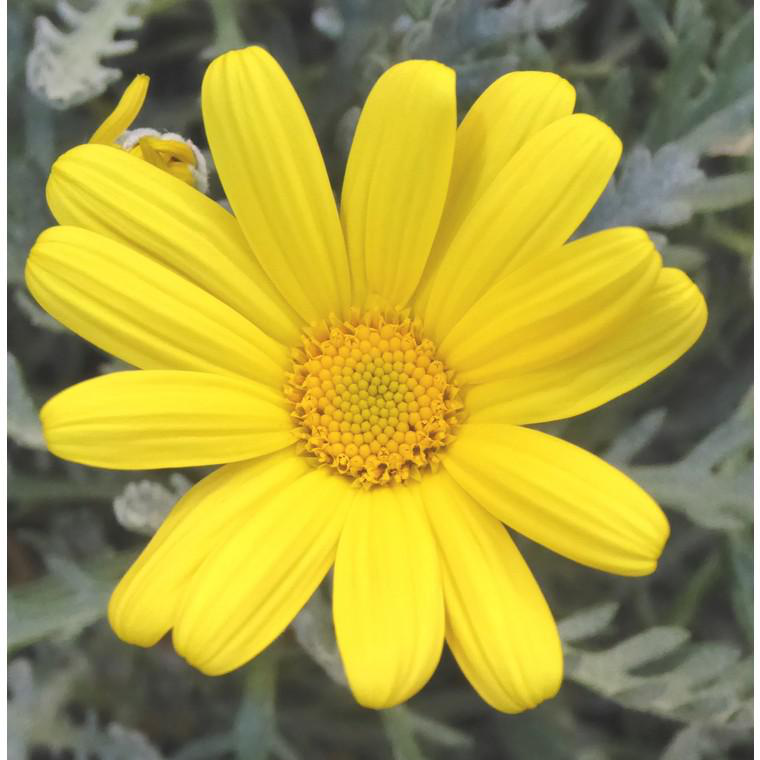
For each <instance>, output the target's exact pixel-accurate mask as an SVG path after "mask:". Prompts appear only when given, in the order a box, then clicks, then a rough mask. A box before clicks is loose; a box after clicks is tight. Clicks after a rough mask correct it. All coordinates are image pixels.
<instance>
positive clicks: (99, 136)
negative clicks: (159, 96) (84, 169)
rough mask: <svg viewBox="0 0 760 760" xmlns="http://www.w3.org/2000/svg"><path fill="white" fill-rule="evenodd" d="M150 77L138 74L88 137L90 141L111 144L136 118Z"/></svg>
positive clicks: (146, 92) (146, 91)
mask: <svg viewBox="0 0 760 760" xmlns="http://www.w3.org/2000/svg"><path fill="white" fill-rule="evenodd" d="M149 84H150V77H149V76H147V74H138V75H137V76H136V77H135V78H134V79H133V80H132V81H131V82H130V84H129V87H127V89H126V90H124V94H123V95H122V96H121V98H120V99H119V102H118V103H117V104H116V108H114V110H113V111H112V112H111V113H110V114H109V116H108V117H107V118H106V120H105V121H104V122H103V123H102V124H101V125H100V126H99V127H98V128H97V129H96V130H95V132H94V134H93V135H92V137H91V138H90V142H91V143H102V144H103V145H113V144H114V143H115V142H116V138H118V137H119V135H120V134H121V133H122V132H124V131H125V130H126V129H128V128H129V126H130V124H132V122H133V121H134V120H135V119H136V118H137V114H139V113H140V109H141V108H142V107H143V103H144V102H145V96H146V95H147V94H148V85H149Z"/></svg>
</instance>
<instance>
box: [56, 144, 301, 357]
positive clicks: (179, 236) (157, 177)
mask: <svg viewBox="0 0 760 760" xmlns="http://www.w3.org/2000/svg"><path fill="white" fill-rule="evenodd" d="M46 193H47V201H48V205H49V206H50V210H51V211H52V212H53V215H54V216H55V218H56V219H57V220H58V222H59V223H60V224H65V225H73V226H76V227H84V228H85V229H88V230H91V231H93V232H99V233H101V234H103V235H105V236H106V237H111V238H113V239H114V240H115V241H116V242H119V243H123V244H125V245H128V246H130V247H131V248H134V249H137V250H138V251H140V252H141V253H143V254H144V255H145V256H147V257H149V258H151V259H152V260H154V261H155V262H156V263H158V264H164V265H165V266H166V267H168V268H170V269H172V270H174V272H176V273H177V274H181V275H182V276H184V277H186V278H187V279H188V280H190V281H191V282H193V283H194V284H195V285H197V286H198V287H200V288H202V289H203V290H206V291H208V292H209V293H210V294H211V295H214V296H216V298H218V299H219V300H221V301H223V302H224V303H226V304H227V305H228V306H230V307H232V308H233V309H236V310H237V311H239V312H240V313H241V314H242V315H243V316H245V317H247V318H248V319H249V320H250V321H252V322H253V323H254V324H256V325H258V326H259V327H260V328H261V329H262V330H263V331H264V332H266V333H267V334H268V335H271V336H272V337H274V338H277V339H278V340H280V341H283V342H284V343H286V344H287V345H293V344H295V342H297V340H298V337H299V330H300V326H301V320H300V318H299V317H298V316H297V315H296V313H295V312H294V311H293V310H292V309H291V308H290V306H288V305H287V303H286V302H285V300H284V299H283V297H282V296H281V295H280V294H279V292H278V291H277V289H276V288H275V286H274V285H273V284H272V283H271V282H270V280H269V278H268V277H267V276H266V275H265V274H264V270H263V269H262V268H261V266H260V265H259V263H258V262H257V261H256V258H255V257H254V255H253V253H252V252H251V250H250V248H249V246H248V243H247V242H246V240H245V237H244V236H243V233H242V230H241V229H240V226H239V225H238V223H237V221H236V220H235V218H234V217H233V216H232V214H230V213H229V212H228V211H226V210H225V209H224V208H222V206H220V205H219V204H218V203H216V202H215V201H212V200H211V199H210V198H208V197H206V196H205V195H204V194H203V193H201V192H199V191H198V190H195V189H194V188H192V187H190V186H189V185H186V184H185V183H184V182H178V181H177V179H176V178H175V177H172V176H171V175H170V174H168V173H167V172H165V171H162V170H161V169H158V168H156V167H155V166H151V165H150V164H149V163H148V162H147V161H143V160H141V159H139V158H136V157H135V156H130V155H129V154H128V153H126V152H125V151H123V150H114V149H113V148H107V147H105V146H102V145H80V146H78V147H76V148H73V149H72V150H70V151H67V152H66V153H64V154H63V155H62V156H61V157H60V158H59V159H58V160H57V161H56V162H55V164H53V169H52V171H51V173H50V179H49V180H48V184H47V189H46Z"/></svg>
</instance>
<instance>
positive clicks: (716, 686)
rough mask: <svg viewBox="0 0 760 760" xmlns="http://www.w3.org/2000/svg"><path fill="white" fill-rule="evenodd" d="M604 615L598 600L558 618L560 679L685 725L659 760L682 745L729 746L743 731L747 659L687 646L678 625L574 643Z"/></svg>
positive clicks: (748, 703)
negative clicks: (603, 643) (600, 643)
mask: <svg viewBox="0 0 760 760" xmlns="http://www.w3.org/2000/svg"><path fill="white" fill-rule="evenodd" d="M611 612H612V615H613V616H614V609H613V608H611V606H610V605H599V606H597V607H594V608H591V609H589V610H585V611H582V612H580V613H576V614H575V615H573V616H571V618H569V619H566V620H564V621H563V622H562V623H560V626H559V628H560V633H561V635H562V638H563V645H564V647H563V648H564V651H565V671H566V676H567V677H568V678H570V679H572V680H574V681H577V682H578V683H580V684H583V685H584V686H586V687H587V688H589V689H592V690H593V691H595V692H597V693H599V694H601V695H603V696H605V697H607V698H609V699H612V700H614V701H615V702H618V703H619V704H621V705H623V706H624V707H627V708H629V709H633V710H638V711H641V712H647V713H651V714H653V715H658V716H660V717H663V718H668V719H670V720H675V721H679V722H682V723H684V724H686V726H687V727H686V728H685V729H683V730H682V731H681V732H679V733H678V734H677V735H676V737H675V738H674V740H673V742H672V744H671V746H670V747H669V748H668V749H667V750H666V753H665V757H666V758H667V757H668V753H670V756H672V757H679V758H680V757H686V755H683V756H681V755H676V754H675V753H676V752H677V751H682V750H683V748H684V747H686V746H688V747H689V751H692V752H699V753H700V754H696V755H694V756H695V757H696V758H701V757H702V754H701V751H702V748H710V747H713V746H715V745H716V744H717V745H718V746H730V745H731V743H732V742H733V741H735V740H736V739H741V737H742V736H743V735H744V734H745V733H746V731H748V730H749V729H750V728H751V726H752V661H751V658H742V655H741V652H740V650H739V649H738V648H737V647H736V646H734V645H732V644H727V643H724V642H720V641H715V642H703V643H698V644H692V643H689V640H690V638H691V636H690V633H689V632H688V631H687V630H685V629H684V628H681V627H678V626H658V627H653V628H650V629H648V630H645V631H642V632H641V633H637V634H635V635H634V636H631V637H629V638H627V639H624V640H623V641H621V642H619V643H617V644H615V645H613V646H612V647H610V648H608V649H602V650H598V649H596V650H594V651H585V650H581V649H578V648H576V646H575V645H576V643H577V642H578V641H579V640H584V639H588V638H592V637H594V636H597V635H599V634H600V633H602V632H604V631H605V629H606V628H607V627H608V624H609V623H610V622H611V619H612V618H611V616H610V613H611ZM568 633H569V638H568ZM570 642H572V644H571V643H570ZM673 747H675V748H676V749H673Z"/></svg>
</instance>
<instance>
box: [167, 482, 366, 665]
mask: <svg viewBox="0 0 760 760" xmlns="http://www.w3.org/2000/svg"><path fill="white" fill-rule="evenodd" d="M356 494H357V491H356V490H355V489H352V488H351V487H350V484H349V482H348V481H347V480H346V479H344V478H341V477H336V476H334V475H331V474H330V473H328V472H327V471H326V470H324V469H317V470H311V471H310V472H308V473H307V474H305V475H302V476H301V477H300V478H298V479H297V480H294V481H293V482H291V484H290V485H288V486H285V487H284V488H282V489H280V490H278V491H277V492H275V493H270V494H269V495H268V496H267V497H266V498H262V499H261V500H259V501H257V503H255V504H251V505H250V506H251V509H250V513H249V514H248V516H247V518H246V519H245V520H244V521H242V523H241V524H239V526H238V530H237V531H236V532H235V534H234V535H232V536H230V537H229V538H228V540H227V541H226V542H225V544H224V545H223V546H220V547H219V548H218V549H217V550H216V551H214V552H213V553H212V554H211V556H209V557H208V559H206V561H205V562H204V563H203V564H202V565H201V566H200V567H199V568H198V570H197V572H196V573H195V574H194V576H193V578H192V580H191V581H190V582H189V583H188V584H187V587H186V589H185V594H184V596H183V599H182V603H181V606H180V609H179V614H178V618H177V622H176V624H175V627H174V633H173V638H174V646H175V647H176V649H177V651H178V652H179V653H180V654H181V655H182V656H183V657H185V658H186V659H187V660H188V662H190V664H191V665H194V666H195V667H196V668H199V669H200V670H202V671H203V672H204V673H206V674H208V675H221V674H222V673H227V672H229V671H230V670H234V669H235V668H238V667H240V666H241V665H243V664H244V663H246V662H247V661H248V660H250V659H251V658H252V657H255V656H256V655H257V654H258V653H259V652H260V651H261V650H262V649H264V647H266V646H267V645H268V644H269V643H270V642H271V641H272V640H273V639H274V638H275V637H277V636H278V635H279V634H280V633H281V632H282V631H283V630H284V629H285V627H286V626H287V625H288V623H290V621H291V620H292V619H293V618H294V617H295V615H296V614H297V613H298V611H299V610H300V609H301V607H303V605H304V604H306V602H307V601H308V599H309V597H310V596H311V595H312V594H313V593H314V591H315V590H316V588H317V586H319V584H320V582H321V581H322V579H323V578H324V577H325V574H326V573H327V571H328V570H329V568H330V566H331V565H332V563H333V559H334V557H335V546H336V544H337V542H338V536H339V535H340V531H341V528H342V526H343V523H344V521H345V517H346V512H347V510H348V509H349V507H350V506H351V502H352V501H353V499H354V497H355V496H356Z"/></svg>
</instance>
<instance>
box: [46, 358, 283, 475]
mask: <svg viewBox="0 0 760 760" xmlns="http://www.w3.org/2000/svg"><path fill="white" fill-rule="evenodd" d="M40 418H41V419H42V427H43V431H44V434H45V440H46V441H47V445H48V448H49V449H50V451H51V452H52V453H53V454H55V455H56V456H59V457H61V459H68V460H70V461H72V462H79V463H80V464H86V465H90V466H91V467H108V468H110V469H114V470H142V469H155V468H159V467H196V466H202V465H210V464H222V463H225V462H237V461H240V460H243V459H252V458H254V457H258V456H261V455H262V454H268V453H270V452H272V451H276V450H277V449H282V448H284V447H286V446H288V445H290V444H291V443H293V442H294V440H295V439H294V437H293V430H292V425H291V422H290V417H289V415H288V412H287V411H286V409H285V405H284V404H283V401H282V398H281V395H280V394H279V393H278V392H277V391H276V390H274V389H272V388H270V387H268V386H266V385H262V384H261V383H256V382H254V381H252V380H245V379H243V378H236V377H225V376H223V375H209V374H206V373H203V372H175V371H171V370H165V371H164V370H143V371H132V372H113V373H111V374H109V375H102V376H101V377H96V378H94V379H93V380H85V381H84V382H82V383H77V384H76V385H72V386H71V387H70V388H67V389H66V390H64V391H61V392H60V393H59V394H58V395H57V396H53V398H52V399H50V401H48V402H47V403H46V404H45V405H44V406H43V407H42V411H41V412H40Z"/></svg>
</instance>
